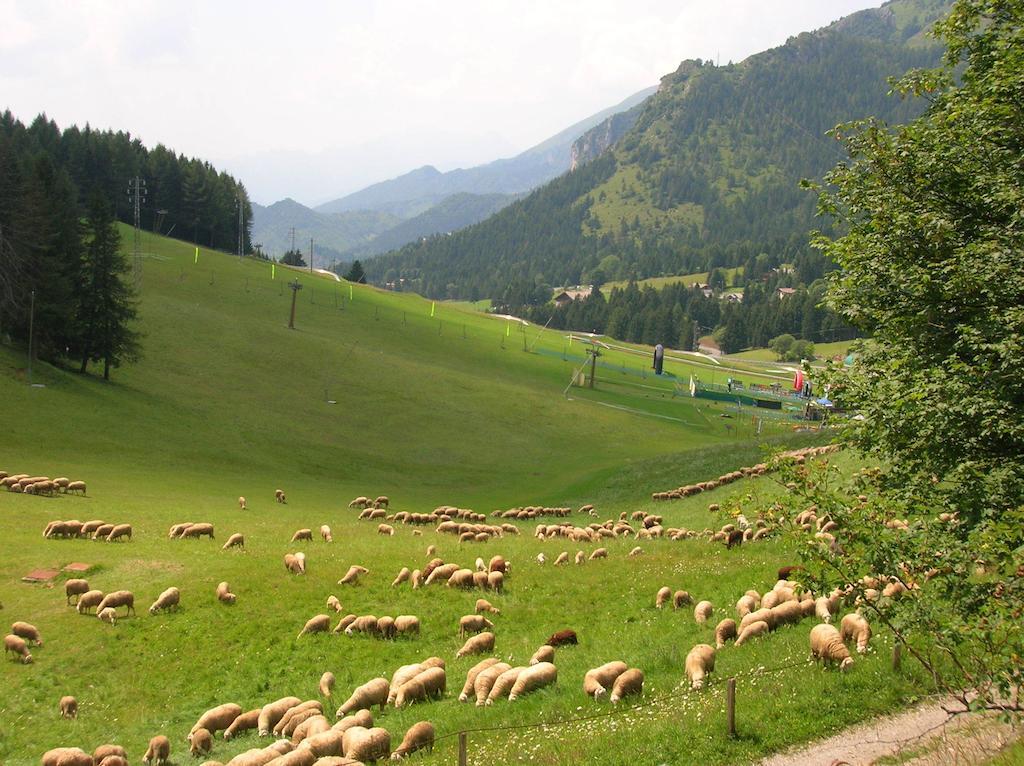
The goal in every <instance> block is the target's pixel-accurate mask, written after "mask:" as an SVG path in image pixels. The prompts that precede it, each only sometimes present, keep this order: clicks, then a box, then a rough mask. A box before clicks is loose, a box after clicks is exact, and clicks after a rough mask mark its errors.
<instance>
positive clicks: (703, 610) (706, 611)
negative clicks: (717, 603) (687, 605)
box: [693, 601, 714, 625]
mask: <svg viewBox="0 0 1024 766" xmlns="http://www.w3.org/2000/svg"><path fill="white" fill-rule="evenodd" d="M712 612H714V607H712V606H711V602H710V601H701V602H700V603H698V604H697V606H695V607H694V608H693V619H694V620H696V621H697V624H698V625H703V624H704V623H706V622H707V621H708V620H709V619H711V614H712Z"/></svg>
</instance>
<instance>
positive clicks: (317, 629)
mask: <svg viewBox="0 0 1024 766" xmlns="http://www.w3.org/2000/svg"><path fill="white" fill-rule="evenodd" d="M330 629H331V618H330V617H328V616H327V615H326V614H318V615H316V616H315V617H310V618H309V619H308V620H306V624H305V625H303V626H302V630H300V631H299V635H298V636H296V638H301V637H302V636H306V635H309V634H311V633H326V632H327V631H329V630H330Z"/></svg>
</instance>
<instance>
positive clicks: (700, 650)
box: [685, 644, 715, 689]
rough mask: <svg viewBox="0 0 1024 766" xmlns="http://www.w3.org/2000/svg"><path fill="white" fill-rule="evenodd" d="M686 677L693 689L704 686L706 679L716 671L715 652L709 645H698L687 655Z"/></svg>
mask: <svg viewBox="0 0 1024 766" xmlns="http://www.w3.org/2000/svg"><path fill="white" fill-rule="evenodd" d="M685 668H686V677H687V678H688V679H689V681H690V688H691V689H699V688H701V687H702V686H703V685H704V677H705V676H706V675H707V674H708V673H710V672H711V671H713V670H714V669H715V650H714V647H712V646H710V645H708V644H697V645H696V646H695V647H693V648H692V649H691V650H690V653H689V654H687V655H686V665H685Z"/></svg>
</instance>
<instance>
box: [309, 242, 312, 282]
mask: <svg viewBox="0 0 1024 766" xmlns="http://www.w3.org/2000/svg"><path fill="white" fill-rule="evenodd" d="M309 273H310V274H312V273H313V238H312V237H310V238H309Z"/></svg>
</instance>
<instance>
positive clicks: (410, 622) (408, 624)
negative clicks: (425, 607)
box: [395, 614, 420, 636]
mask: <svg viewBox="0 0 1024 766" xmlns="http://www.w3.org/2000/svg"><path fill="white" fill-rule="evenodd" d="M395 632H396V633H397V634H398V635H402V636H413V635H416V636H418V635H419V633H420V618H419V617H417V616H415V615H412V614H400V615H398V616H397V617H396V618H395Z"/></svg>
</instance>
